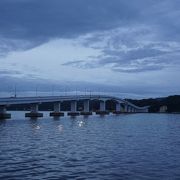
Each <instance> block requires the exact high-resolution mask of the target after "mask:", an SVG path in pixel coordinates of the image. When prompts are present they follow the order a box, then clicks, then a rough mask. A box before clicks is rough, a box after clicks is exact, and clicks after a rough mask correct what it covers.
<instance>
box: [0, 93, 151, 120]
mask: <svg viewBox="0 0 180 180" xmlns="http://www.w3.org/2000/svg"><path fill="white" fill-rule="evenodd" d="M94 100H96V101H99V104H100V105H99V110H98V111H96V114H100V115H106V114H109V113H110V112H109V111H108V110H107V109H106V102H107V101H109V100H111V101H114V102H115V104H116V108H115V109H114V111H113V113H114V114H121V113H145V112H148V106H146V107H138V106H136V105H134V104H132V103H130V102H128V101H126V100H124V99H121V98H118V97H114V96H107V95H76V96H75V95H69V96H44V97H43V96H39V97H10V98H0V119H7V118H11V114H10V113H7V107H8V106H11V105H19V104H20V105H25V104H29V105H30V107H31V110H30V112H29V113H26V114H25V116H26V117H43V113H39V110H38V106H39V104H42V103H48V102H51V103H54V111H53V112H51V113H50V116H54V117H58V116H64V112H62V111H61V103H62V102H65V101H68V102H70V104H71V108H70V111H69V112H68V115H69V116H77V115H92V111H91V110H90V101H94ZM78 101H83V107H84V108H83V110H82V111H78V110H77V102H78Z"/></svg>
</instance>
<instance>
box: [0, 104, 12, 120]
mask: <svg viewBox="0 0 180 180" xmlns="http://www.w3.org/2000/svg"><path fill="white" fill-rule="evenodd" d="M10 118H11V114H10V113H7V111H6V106H0V119H10Z"/></svg>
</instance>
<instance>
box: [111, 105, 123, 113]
mask: <svg viewBox="0 0 180 180" xmlns="http://www.w3.org/2000/svg"><path fill="white" fill-rule="evenodd" d="M113 113H114V114H121V113H122V106H121V103H116V110H115V111H114V112H113Z"/></svg>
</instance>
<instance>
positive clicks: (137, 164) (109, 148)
mask: <svg viewBox="0 0 180 180" xmlns="http://www.w3.org/2000/svg"><path fill="white" fill-rule="evenodd" d="M12 115H13V118H12V119H11V120H6V121H0V180H3V179H12V180H16V179H17V180H21V179H22V180H25V179H62V180H63V179H93V180H94V179H103V180H105V179H108V180H114V179H115V180H116V179H137V180H140V179H170V180H173V179H180V115H167V114H133V115H120V116H113V115H110V116H106V117H99V116H91V117H89V118H83V117H77V118H75V119H72V118H70V117H64V118H61V119H59V120H58V119H56V120H55V119H53V118H49V117H48V116H47V112H46V116H45V117H44V118H42V119H38V120H30V119H25V118H23V117H24V112H13V113H12Z"/></svg>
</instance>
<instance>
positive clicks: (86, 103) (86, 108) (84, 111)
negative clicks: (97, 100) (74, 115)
mask: <svg viewBox="0 0 180 180" xmlns="http://www.w3.org/2000/svg"><path fill="white" fill-rule="evenodd" d="M83 103H84V110H83V112H81V115H84V116H88V115H92V112H90V110H89V100H85V101H84V102H83Z"/></svg>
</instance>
